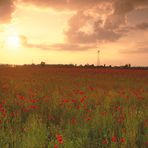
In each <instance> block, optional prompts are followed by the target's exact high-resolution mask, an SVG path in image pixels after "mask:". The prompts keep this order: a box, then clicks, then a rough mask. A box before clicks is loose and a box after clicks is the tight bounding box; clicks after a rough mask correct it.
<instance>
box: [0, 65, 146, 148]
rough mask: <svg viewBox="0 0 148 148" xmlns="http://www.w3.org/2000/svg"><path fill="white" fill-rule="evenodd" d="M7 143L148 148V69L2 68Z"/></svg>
mask: <svg viewBox="0 0 148 148" xmlns="http://www.w3.org/2000/svg"><path fill="white" fill-rule="evenodd" d="M7 147H9V148H110V147H111V148H146V147H148V70H131V69H129V70H128V69H95V68H94V69H86V68H50V67H15V68H8V67H7V68H0V148H7Z"/></svg>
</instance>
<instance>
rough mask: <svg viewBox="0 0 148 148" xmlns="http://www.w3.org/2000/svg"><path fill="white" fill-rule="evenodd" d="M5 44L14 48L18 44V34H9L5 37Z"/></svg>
mask: <svg viewBox="0 0 148 148" xmlns="http://www.w3.org/2000/svg"><path fill="white" fill-rule="evenodd" d="M6 45H7V46H9V47H12V48H16V47H18V46H20V38H19V36H17V35H12V36H9V37H8V38H7V39H6Z"/></svg>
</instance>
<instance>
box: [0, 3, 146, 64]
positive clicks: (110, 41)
mask: <svg viewBox="0 0 148 148" xmlns="http://www.w3.org/2000/svg"><path fill="white" fill-rule="evenodd" d="M98 50H99V51H100V55H99V56H100V64H102V65H103V64H106V65H125V64H131V65H133V66H148V0H0V63H1V64H6V63H7V64H31V63H32V62H33V63H35V64H39V63H40V62H41V61H44V62H46V63H48V64H78V65H79V64H87V63H88V64H94V65H96V64H97V56H98V52H97V51H98Z"/></svg>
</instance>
